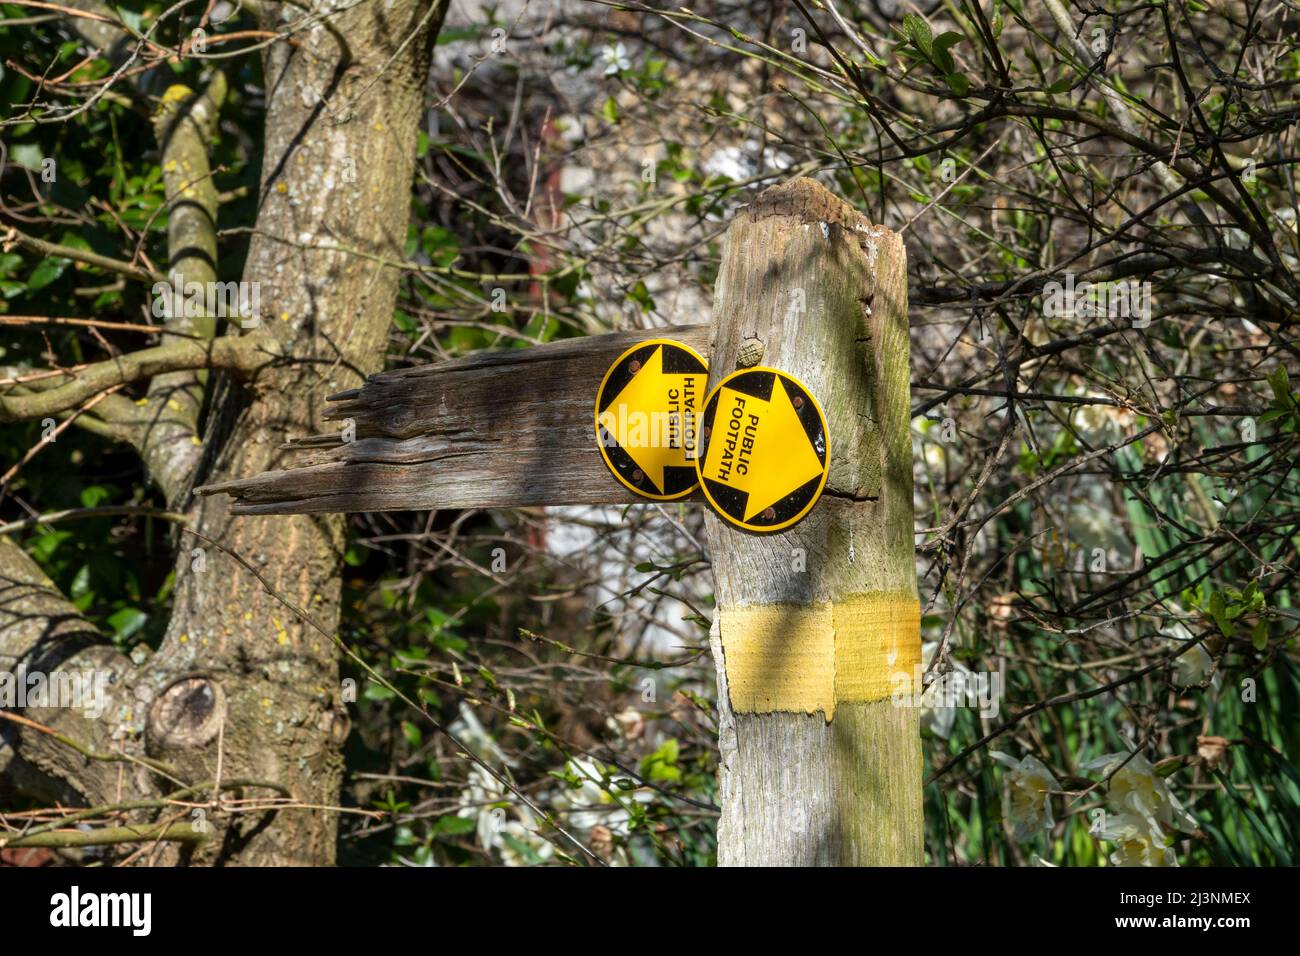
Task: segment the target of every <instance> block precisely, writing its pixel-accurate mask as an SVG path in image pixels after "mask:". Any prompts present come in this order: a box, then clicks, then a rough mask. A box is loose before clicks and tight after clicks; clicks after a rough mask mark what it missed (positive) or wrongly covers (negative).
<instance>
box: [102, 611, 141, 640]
mask: <svg viewBox="0 0 1300 956" xmlns="http://www.w3.org/2000/svg"><path fill="white" fill-rule="evenodd" d="M148 621H149V615H148V614H146V613H144V611H142V610H140V609H139V608H135V607H124V608H122V609H121V610H119V611H114V612H113V613H112V614H110V615H109V616H108V626H109V627H111V628H112V629H113V639H114V640H115V641H125V640H128V639H129V638H131V637H132V636H133V635H134V634H136V632H138V631H139V630H140V628H142V627H144V626H145V624H147V623H148Z"/></svg>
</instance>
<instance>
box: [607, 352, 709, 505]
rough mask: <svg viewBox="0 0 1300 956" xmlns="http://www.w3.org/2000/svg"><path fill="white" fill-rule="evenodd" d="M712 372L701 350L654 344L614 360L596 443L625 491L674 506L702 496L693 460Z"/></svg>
mask: <svg viewBox="0 0 1300 956" xmlns="http://www.w3.org/2000/svg"><path fill="white" fill-rule="evenodd" d="M708 377H709V370H708V366H707V365H706V364H705V362H704V359H703V358H701V357H700V355H699V354H698V353H697V352H695V350H694V349H691V348H689V347H688V346H685V345H683V344H681V343H680V342H674V341H672V340H671V339H649V340H647V341H645V342H643V343H641V344H640V345H636V346H633V347H632V348H630V349H628V350H627V351H626V352H624V353H623V354H622V355H620V356H619V357H618V359H617V360H615V362H614V364H613V365H611V366H610V367H609V370H608V371H607V372H606V373H605V377H604V379H602V380H601V383H600V389H599V391H598V392H597V393H596V440H597V443H598V445H599V447H600V453H601V457H603V458H604V459H605V464H606V465H608V466H609V470H610V471H611V472H613V474H614V477H615V478H617V479H618V480H619V482H621V483H622V484H623V485H625V486H626V487H628V488H630V489H631V490H632V491H634V492H636V493H637V494H638V495H642V496H643V497H646V498H654V499H657V500H660V501H669V500H672V499H674V498H683V497H685V496H686V495H689V494H690V493H691V492H692V491H694V490H695V487H696V486H697V485H698V484H699V479H698V478H697V477H696V474H695V464H694V455H695V448H696V433H697V430H698V424H697V423H698V421H699V412H700V406H701V404H702V403H703V399H704V390H705V388H706V387H707V385H708Z"/></svg>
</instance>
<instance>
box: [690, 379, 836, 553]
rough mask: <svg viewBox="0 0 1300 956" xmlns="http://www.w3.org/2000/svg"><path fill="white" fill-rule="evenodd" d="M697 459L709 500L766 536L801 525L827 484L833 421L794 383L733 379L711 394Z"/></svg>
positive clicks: (738, 524) (734, 520)
mask: <svg viewBox="0 0 1300 956" xmlns="http://www.w3.org/2000/svg"><path fill="white" fill-rule="evenodd" d="M700 426H701V427H700V436H701V440H700V452H699V457H698V459H697V460H696V468H697V470H698V472H699V475H700V478H701V483H702V487H703V490H704V497H705V498H706V499H708V502H709V504H711V505H712V506H713V508H714V510H715V511H717V512H718V515H719V516H720V517H721V518H722V519H723V520H725V521H727V522H728V523H729V524H732V525H735V526H736V527H738V528H743V529H745V530H746V531H756V532H760V533H765V532H772V531H781V530H783V529H785V528H789V527H791V526H792V525H794V524H795V523H797V522H799V521H802V520H803V519H804V518H805V517H806V516H807V515H808V513H809V512H810V511H812V508H813V505H815V504H816V503H817V499H818V498H820V497H821V493H822V489H823V488H824V487H825V486H826V473H827V464H828V462H829V461H830V448H829V437H828V435H827V429H826V417H825V415H823V414H822V409H821V406H820V405H819V404H818V403H817V400H816V399H815V398H813V396H812V394H811V393H810V392H809V391H808V389H806V388H805V387H804V386H803V384H802V383H800V382H799V381H798V380H797V379H795V378H794V377H792V376H790V375H787V374H785V373H784V372H779V371H777V370H776V369H771V368H750V369H742V370H741V371H739V372H733V373H732V374H731V375H728V376H727V377H726V378H724V379H723V380H722V381H721V382H719V383H718V385H717V387H716V388H715V389H714V390H713V392H712V393H711V394H710V395H709V397H708V400H707V401H706V402H705V404H704V415H703V417H702V418H701V421H700Z"/></svg>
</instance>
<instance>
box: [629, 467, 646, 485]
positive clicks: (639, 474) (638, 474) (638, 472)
mask: <svg viewBox="0 0 1300 956" xmlns="http://www.w3.org/2000/svg"><path fill="white" fill-rule="evenodd" d="M643 478H645V472H643V471H642V470H641V469H640V468H638V469H637V470H636V471H634V472H632V480H633V481H638V482H639V481H641V480H642V479H643Z"/></svg>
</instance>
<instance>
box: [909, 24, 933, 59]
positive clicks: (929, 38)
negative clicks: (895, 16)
mask: <svg viewBox="0 0 1300 956" xmlns="http://www.w3.org/2000/svg"><path fill="white" fill-rule="evenodd" d="M903 32H904V33H905V34H907V37H908V39H910V40H911V41H912V42H913V43H914V44H916V47H917V49H919V50H920V51H921V52H922V53H924V54H925V55H926V56H927V57H929V56H930V50H931V48H932V46H933V45H934V34H933V33H932V32H931V31H930V24H928V23H926V22H925V21H924V20H922V19H921V18H920V17H918V16H917V15H916V14H915V13H909V14H908V15H907V16H905V17H903Z"/></svg>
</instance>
